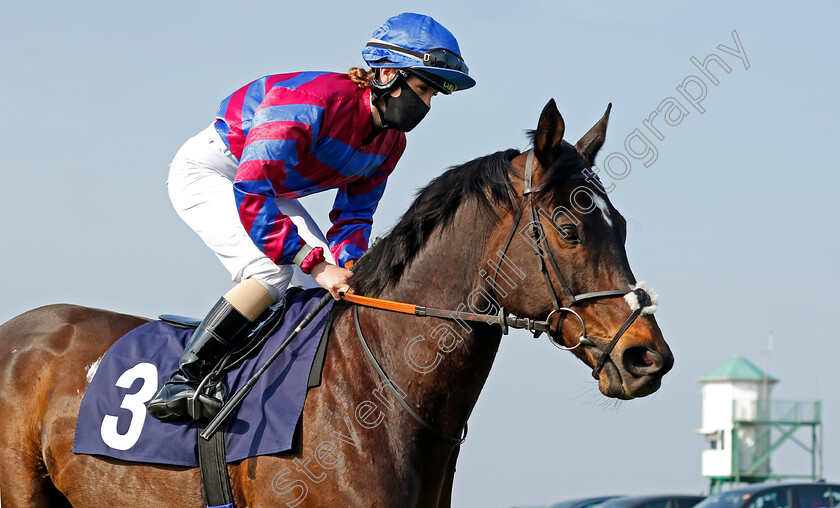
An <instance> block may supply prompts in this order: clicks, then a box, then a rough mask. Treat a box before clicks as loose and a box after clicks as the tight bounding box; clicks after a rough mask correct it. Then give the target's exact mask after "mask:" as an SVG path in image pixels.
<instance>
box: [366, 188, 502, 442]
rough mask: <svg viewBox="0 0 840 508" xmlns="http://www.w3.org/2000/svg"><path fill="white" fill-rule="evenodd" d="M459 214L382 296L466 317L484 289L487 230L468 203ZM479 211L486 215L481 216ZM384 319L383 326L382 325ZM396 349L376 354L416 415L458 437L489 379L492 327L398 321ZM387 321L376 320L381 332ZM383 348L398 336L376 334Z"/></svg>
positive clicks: (494, 342) (494, 345) (496, 337)
mask: <svg viewBox="0 0 840 508" xmlns="http://www.w3.org/2000/svg"><path fill="white" fill-rule="evenodd" d="M463 208H464V209H462V210H459V212H457V213H456V215H455V217H454V218H453V220H452V223H451V224H450V225H448V226H446V227H445V229H444V230H443V231H442V233H439V232H438V231H436V232H434V233H433V234H432V236H431V238H430V239H429V241H428V243H427V244H426V245H425V246H424V248H423V250H422V251H421V253H420V254H419V255H418V257H417V258H416V259H415V260H414V261H413V262H412V264H411V265H410V267H408V269H407V270H406V271H405V273H404V274H403V276H402V278H401V279H400V282H399V283H398V284H397V285H396V287H394V288H393V289H390V290H388V291H387V292H386V293H385V294H383V295H382V297H383V298H386V299H393V300H397V301H403V302H411V303H415V304H419V305H423V306H426V307H433V308H439V309H447V310H452V311H456V310H464V311H469V310H468V309H467V307H468V306H469V305H472V304H471V303H470V302H469V300H470V295H471V293H474V292H475V291H476V290H477V289H480V288H482V287H483V286H485V285H486V284H485V282H484V280H483V279H482V277H481V276H480V273H479V272H480V270H481V267H482V265H483V263H484V262H485V261H486V260H485V259H483V257H485V256H486V254H485V244H486V243H487V242H488V240H489V239H490V237H491V236H492V231H491V230H490V228H492V227H493V226H491V225H490V224H487V225H486V226H484V224H485V223H487V222H488V221H487V220H486V219H484V218H482V216H481V215H480V214H481V211H480V210H476V209H475V205H474V204H468V205H466V206H464V207H463ZM485 213H486V212H485ZM389 319H391V321H390V322H389V321H388V320H389ZM398 321H399V323H401V324H400V325H398V326H400V327H401V328H399V330H398V336H399V339H398V342H397V343H398V344H399V347H390V348H385V349H384V350H383V354H385V355H387V356H389V358H388V359H387V360H386V361H387V363H389V364H390V367H391V369H392V370H393V371H394V372H395V374H394V375H393V377H394V378H395V379H400V380H401V383H403V384H404V385H405V386H404V387H403V388H404V389H405V390H406V391H410V393H408V399H409V400H412V401H418V402H421V403H422V411H421V412H422V414H423V415H426V416H428V419H429V420H431V421H432V422H434V423H435V424H436V425H437V426H439V427H440V428H441V430H443V431H445V432H448V433H457V432H458V431H459V430H460V429H461V428H462V427H463V425H464V423H465V422H466V420H467V418H468V417H469V414H470V412H471V411H472V408H473V406H474V405H475V402H476V400H477V399H478V395H479V392H480V391H481V388H482V387H483V386H484V383H485V381H486V379H487V375H488V374H489V371H490V367H491V366H492V364H493V359H494V358H495V355H496V351H497V350H498V347H499V341H500V337H501V333H500V330H499V329H498V328H497V327H491V326H487V325H479V324H477V323H470V322H465V321H455V320H441V319H437V318H428V317H411V316H408V317H404V318H402V319H399V320H398ZM393 322H394V321H393V315H391V316H382V315H381V314H380V315H379V323H380V325H381V326H388V327H389V329H392V328H390V327H391V326H393V325H392V324H389V323H393ZM383 337H384V338H385V340H387V341H388V342H392V341H394V340H395V339H397V337H392V336H388V335H385V336H383Z"/></svg>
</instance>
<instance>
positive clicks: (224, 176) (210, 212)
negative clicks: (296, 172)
mask: <svg viewBox="0 0 840 508" xmlns="http://www.w3.org/2000/svg"><path fill="white" fill-rule="evenodd" d="M238 166H239V163H238V162H237V160H236V158H235V157H234V156H233V155H232V154H231V153H230V151H229V150H228V149H227V147H226V146H225V144H224V141H222V139H221V137H220V136H219V134H218V133H217V132H216V130H215V129H214V128H213V125H212V124H211V125H210V127H208V128H206V129H204V130H203V131H201V132H199V133H198V134H197V135H195V136H193V137H192V138H190V139H189V140H187V142H186V143H184V146H182V147H181V149H180V150H178V153H176V154H175V158H174V159H173V160H172V163H171V164H170V165H169V179H168V180H167V182H166V185H167V187H168V188H169V199H170V200H171V201H172V205H173V206H174V207H175V211H176V212H178V215H179V216H180V217H181V219H183V220H184V222H186V223H187V225H188V226H189V227H190V228H192V230H193V231H195V232H196V233H197V234H198V236H199V237H201V239H202V240H203V241H204V243H205V244H206V245H207V246H208V247H210V250H212V251H213V252H214V253H215V254H216V256H217V257H218V258H219V260H220V261H221V262H222V264H223V265H224V266H225V268H227V270H228V271H229V272H230V273H231V276H232V278H233V280H234V281H235V282H240V281H242V280H245V279H247V278H249V277H250V278H253V279H255V280H257V281H258V282H260V283H261V284H262V285H263V286H264V287H265V288H266V289H267V290H268V291H269V292H270V293H271V296H272V297H274V299H275V300H276V299H278V298H279V297H280V296H282V295H283V294H284V293H285V292H286V288H288V286H289V284H290V283H291V284H292V285H294V286H301V287H306V288H309V287H318V284H317V283H316V282H315V280H314V279H313V278H312V277H311V276H309V275H306V274H305V273H303V272H302V271H301V270H300V268H299V267H298V266H297V265H278V264H276V263H274V261H272V260H270V259H269V258H267V257H266V256H265V254H263V252H262V251H261V250H260V249H259V248H258V247H257V246H256V245H255V244H254V242H253V241H252V240H251V238H250V237H249V236H248V233H247V232H246V231H245V228H244V227H243V226H242V222H240V220H239V212H238V210H237V208H236V202H235V200H234V196H233V178H234V176H235V175H236V169H237V167H238ZM276 202H277V206H278V208H279V209H280V211H281V212H283V214H285V215H287V216H288V217H290V218H291V219H292V222H294V224H295V226H297V230H298V234H299V235H300V237H301V238H302V239H303V240H304V241H305V242H306V243H307V245H310V246H312V247H319V246H320V247H323V249H324V256H325V257H326V258H327V261H329V262H330V263H335V260H334V259H333V257H332V254H331V253H330V249H329V247H327V240H326V239H325V238H324V235H323V233H321V230H320V229H319V228H318V225H317V224H316V223H315V221H314V220H313V219H312V217H311V216H310V215H309V213H308V212H307V211H306V210H304V208H303V206H301V204H300V203H299V202H298V201H297V200H296V199H277V200H276Z"/></svg>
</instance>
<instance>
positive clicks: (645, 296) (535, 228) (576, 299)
mask: <svg viewBox="0 0 840 508" xmlns="http://www.w3.org/2000/svg"><path fill="white" fill-rule="evenodd" d="M533 173H534V151H533V150H530V151H529V152H528V156H527V157H526V160H525V175H524V177H523V180H524V185H523V187H522V202H521V203H520V205H519V211H517V213H516V218H515V219H514V220H513V226H512V227H511V229H510V233H508V236H507V240H506V241H505V245H504V247H503V248H502V250H501V255H502V257H504V255H505V253H507V250H508V248H509V247H510V244H511V242H512V241H513V237H514V236H515V235H516V232H517V230H518V228H519V223H520V222H521V221H522V215H523V213H524V211H525V208H526V207H528V208H529V209H530V212H531V226H532V227H531V231H530V236H531V238H532V240H533V242H531V245H532V247H533V248H534V254H536V256H537V265H538V266H539V269H540V273H542V276H543V279H544V280H545V285H546V288H547V289H548V295H549V297H550V298H551V304H552V306H553V307H554V310H552V311H551V312H550V313H549V314H548V316H547V317H546V318H545V321H544V323H546V324H547V325H548V329H547V330H539V332H541V331H546V332H547V334H548V338H549V340H550V341H551V343H552V344H554V345H555V346H557V347H558V348H560V349H563V350H565V351H571V350H573V349H575V348H577V347H578V346H585V347H593V348H596V349H600V348H598V345H597V344H595V342H593V341H592V340H591V339H589V338H588V337H587V336H586V323H585V322H584V320H583V318H582V317H581V315H580V314H578V313H577V312H575V311H574V310H573V309H572V306H574V305H578V304H580V303H581V302H587V301H591V300H596V299H599V298H613V297H617V296H621V297H624V298H625V300H626V301H627V303H628V305H630V309H631V310H632V312H631V314H630V315H629V316H628V317H627V319H626V320H625V321H624V324H623V325H621V328H619V330H618V332H617V333H616V334H615V336H614V337H613V339H612V341H610V343H609V344H608V345H607V346H606V347H605V348H603V349H600V352H601V355H600V358H599V359H598V363H596V364H595V367H593V368H592V377H594V378H595V379H598V376H599V375H600V373H601V370H602V369H603V368H604V365H605V364H606V361H607V359H608V358H609V356H610V353H612V350H613V349H614V348H615V346H616V344H618V341H619V339H621V336H622V335H624V332H626V331H627V329H628V328H630V325H632V324H633V322H634V321H636V318H638V317H639V316H640V315H643V314H653V312H654V311H655V310H656V305H655V302H654V299H653V298H652V297H651V295H650V294H649V293H648V292H647V291H645V290H644V289H643V286H644V283H639V284H636V285H635V286H632V287H630V289H608V290H604V291H592V292H588V293H580V294H577V295H576V294H574V292H572V290H571V289H569V285H568V284H567V283H566V280H565V279H564V278H563V274H562V273H560V268H559V267H558V265H557V261H556V260H555V259H554V254H552V253H551V249H550V248H548V245H546V246H545V248H543V245H542V240H543V239H547V236H546V235H544V234H542V232H543V228H542V222H541V221H540V216H539V213H537V204H536V199H534V197H533V196H534V193H535V192H536V191H538V190H540V188H541V186H534V185H533V183H532V181H533ZM586 178H587V176H586V175H584V174H583V173H574V174H572V175H570V176H569V179H570V180H574V179H586ZM529 203H530V206H527V205H528V204H529ZM546 243H547V242H546ZM546 260H548V264H547V265H546ZM500 264H501V263H500ZM500 264H499V265H500ZM499 265H496V269H495V273H494V275H493V287H495V286H496V284H495V282H496V277H497V276H498V273H499V268H498V267H499ZM547 266H550V267H551V270H552V272H553V273H554V277H555V278H556V279H557V281H558V282H559V283H560V286H561V287H562V288H563V292H564V293H565V296H566V303H565V305H563V304H562V303H561V302H562V300H561V298H560V297H558V296H557V293H556V292H555V291H554V286H553V285H552V283H551V277H550V276H549V274H548V268H547ZM631 294H632V295H633V297H630V298H628V295H631ZM555 313H556V314H558V315H559V316H560V319H559V320H558V322H557V323H558V326H557V331H558V332H559V329H560V323H561V322H562V318H563V317H564V316H565V315H566V314H571V315H573V316H575V317H576V318H577V319H578V321H579V322H580V327H581V334H580V338H579V339H578V343H577V344H575V345H574V346H571V347H568V346H565V345H563V344H562V343H561V342H559V341H558V340H557V338H556V336H555V333H554V331H553V330H552V329H551V325H550V320H551V317H552V315H554V314H555ZM558 335H559V333H558ZM534 336H535V337H537V336H539V333H535V334H534Z"/></svg>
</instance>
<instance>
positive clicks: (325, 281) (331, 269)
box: [310, 261, 353, 300]
mask: <svg viewBox="0 0 840 508" xmlns="http://www.w3.org/2000/svg"><path fill="white" fill-rule="evenodd" d="M310 275H312V276H313V277H315V282H317V283H318V284H319V285H320V286H321V287H322V288H324V289H326V290H327V291H329V292H330V294H331V295H332V296H333V298H335V299H336V300H341V293H346V292H347V291H348V290H349V289H350V279H352V278H353V272H351V271H350V270H345V269H344V268H340V267H338V266H335V265H333V264H330V263H327V262H326V261H321V262H320V263H318V264H317V265H315V266H314V267H312V271H311V272H310Z"/></svg>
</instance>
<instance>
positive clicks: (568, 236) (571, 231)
mask: <svg viewBox="0 0 840 508" xmlns="http://www.w3.org/2000/svg"><path fill="white" fill-rule="evenodd" d="M557 231H559V232H560V238H562V239H563V240H565V241H566V242H568V243H572V244H578V243H580V237H579V236H578V231H577V228H576V227H575V226H573V225H571V224H563V225H562V226H559V227H558V228H557Z"/></svg>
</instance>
